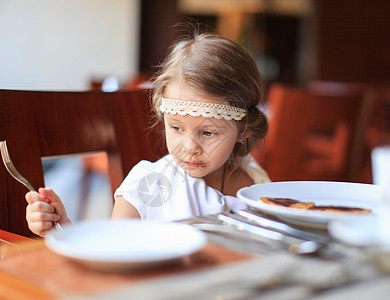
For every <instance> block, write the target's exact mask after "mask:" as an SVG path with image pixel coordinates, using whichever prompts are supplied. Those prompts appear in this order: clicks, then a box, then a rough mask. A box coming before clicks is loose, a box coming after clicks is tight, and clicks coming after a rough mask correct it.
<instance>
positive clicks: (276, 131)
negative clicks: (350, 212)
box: [252, 84, 370, 181]
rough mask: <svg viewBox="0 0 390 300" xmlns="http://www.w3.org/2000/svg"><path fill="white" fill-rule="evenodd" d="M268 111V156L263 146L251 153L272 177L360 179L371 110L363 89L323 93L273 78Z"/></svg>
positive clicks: (280, 178)
mask: <svg viewBox="0 0 390 300" xmlns="http://www.w3.org/2000/svg"><path fill="white" fill-rule="evenodd" d="M267 111H268V112H267V113H268V115H269V124H270V129H269V134H268V136H267V137H266V139H265V145H263V147H264V146H265V155H264V162H262V161H261V159H262V156H261V155H262V154H261V152H260V151H259V149H255V150H254V151H253V153H252V154H253V156H254V157H255V158H256V159H257V160H258V161H260V162H262V165H263V166H264V167H265V169H266V170H267V171H268V173H269V176H270V178H271V180H273V181H284V180H337V181H356V180H357V177H358V176H357V175H358V172H359V171H360V170H359V168H361V167H362V151H363V149H364V143H363V138H364V134H365V129H366V126H367V121H368V117H369V113H370V99H369V97H367V95H366V94H365V93H363V92H362V90H360V92H357V90H353V91H351V93H347V92H346V90H345V89H343V92H342V93H340V94H339V95H337V94H336V92H335V91H332V93H330V95H324V94H323V92H318V93H314V92H313V91H311V92H310V91H309V90H308V89H303V88H297V87H289V86H285V85H282V84H274V85H272V86H271V87H270V92H269V97H268V103H267ZM260 147H261V146H260Z"/></svg>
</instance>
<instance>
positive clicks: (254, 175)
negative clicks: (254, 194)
mask: <svg viewBox="0 0 390 300" xmlns="http://www.w3.org/2000/svg"><path fill="white" fill-rule="evenodd" d="M239 165H240V168H242V170H243V171H245V172H246V173H247V174H248V175H249V177H250V178H251V179H252V180H253V181H254V183H265V182H270V181H271V180H270V178H269V176H268V174H267V172H266V171H265V170H264V169H263V168H262V167H261V166H260V165H259V164H258V163H257V161H256V160H255V159H254V158H253V157H252V155H250V154H248V155H247V156H244V157H241V158H240V159H239Z"/></svg>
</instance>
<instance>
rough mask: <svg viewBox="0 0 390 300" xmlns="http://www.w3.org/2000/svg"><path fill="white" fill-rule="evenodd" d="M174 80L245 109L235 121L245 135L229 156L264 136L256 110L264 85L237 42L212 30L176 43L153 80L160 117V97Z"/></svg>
mask: <svg viewBox="0 0 390 300" xmlns="http://www.w3.org/2000/svg"><path fill="white" fill-rule="evenodd" d="M174 81H177V82H182V83H185V84H186V85H187V86H189V87H190V88H193V89H194V90H195V91H196V92H197V93H199V94H203V95H207V96H209V97H216V98H220V99H224V100H226V101H228V102H229V104H230V105H232V106H235V107H240V108H244V109H246V110H247V115H246V116H245V117H244V118H243V119H242V120H240V121H235V122H236V124H237V127H238V130H239V132H240V133H245V136H247V138H246V139H244V140H243V143H236V145H235V147H234V149H233V152H232V157H233V158H237V157H240V156H245V155H247V154H248V153H249V152H250V151H251V150H252V149H253V148H254V147H255V146H256V145H257V143H258V141H259V139H263V138H264V137H265V136H266V134H267V131H268V122H267V118H266V116H265V115H264V113H263V112H262V111H260V110H259V109H258V108H259V106H262V105H264V103H265V98H266V87H265V85H264V83H263V80H262V79H261V76H260V73H259V71H258V69H257V66H256V64H255V62H254V61H253V59H252V57H251V56H250V54H249V53H248V52H247V51H246V50H245V49H244V48H243V47H241V46H240V45H238V44H237V43H235V42H233V41H231V40H229V39H226V38H224V37H221V36H219V35H217V34H214V33H202V34H195V35H194V36H193V37H192V38H187V39H184V40H181V41H180V42H178V43H176V44H175V45H174V46H173V47H172V49H171V52H170V54H169V55H168V56H167V58H166V59H165V60H164V62H163V64H162V66H161V70H160V72H159V73H158V74H157V76H156V78H155V80H154V84H155V88H154V91H153V107H154V110H155V113H156V114H157V116H159V117H160V120H161V119H162V118H161V117H162V116H161V113H160V112H159V107H160V104H161V98H162V97H163V93H164V90H165V87H166V86H168V84H170V83H171V82H174Z"/></svg>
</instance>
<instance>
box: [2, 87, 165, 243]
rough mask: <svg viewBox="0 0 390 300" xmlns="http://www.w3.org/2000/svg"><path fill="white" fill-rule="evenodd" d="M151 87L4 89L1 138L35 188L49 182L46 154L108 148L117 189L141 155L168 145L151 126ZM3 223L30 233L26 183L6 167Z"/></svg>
mask: <svg viewBox="0 0 390 300" xmlns="http://www.w3.org/2000/svg"><path fill="white" fill-rule="evenodd" d="M149 96H150V91H145V90H139V91H123V92H115V93H103V92H96V91H89V92H45V91H13V90H0V139H1V140H7V146H8V149H9V152H10V156H11V159H12V161H13V162H14V164H15V166H16V168H17V169H18V170H19V172H20V173H21V174H22V175H23V176H24V177H26V178H27V179H28V180H29V181H30V182H31V183H32V185H33V186H34V187H35V188H38V187H41V186H44V174H43V167H42V161H41V158H42V157H46V156H57V155H69V154H81V153H88V152H96V151H105V152H106V153H107V157H108V161H109V173H110V177H111V178H110V179H111V184H112V189H113V190H115V189H116V188H117V187H118V186H119V184H120V183H121V181H122V180H123V179H124V177H125V176H126V175H127V173H128V172H129V170H130V169H131V168H132V167H133V166H134V165H135V164H136V163H137V162H138V161H140V160H141V159H148V160H156V159H157V158H159V157H161V156H162V155H163V154H165V152H166V150H165V148H164V147H163V146H161V144H159V142H158V141H159V140H160V136H161V134H160V133H159V132H157V130H153V131H151V130H148V129H149V127H150V123H149V118H148V115H149V112H150V101H149ZM0 180H1V189H0V229H3V230H7V231H11V232H14V233H18V234H22V235H26V236H29V235H31V232H30V231H29V230H28V228H27V224H26V220H25V209H26V201H25V199H24V195H25V193H26V192H27V190H26V188H25V187H24V186H22V185H21V184H20V183H18V182H16V181H15V180H14V179H13V178H12V177H11V176H10V175H9V174H7V172H6V170H5V168H4V167H0Z"/></svg>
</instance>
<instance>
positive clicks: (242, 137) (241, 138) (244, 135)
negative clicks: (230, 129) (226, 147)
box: [237, 131, 251, 144]
mask: <svg viewBox="0 0 390 300" xmlns="http://www.w3.org/2000/svg"><path fill="white" fill-rule="evenodd" d="M250 136H251V133H250V132H248V131H244V132H243V133H241V134H240V135H239V136H238V139H237V142H238V143H241V144H242V143H243V142H244V140H246V139H247V138H249V137H250Z"/></svg>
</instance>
